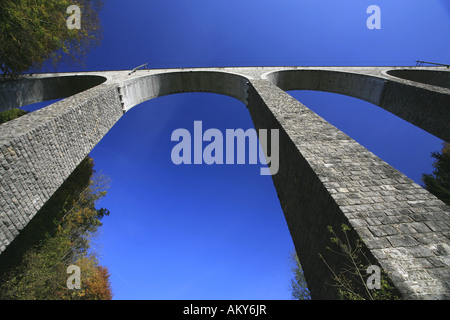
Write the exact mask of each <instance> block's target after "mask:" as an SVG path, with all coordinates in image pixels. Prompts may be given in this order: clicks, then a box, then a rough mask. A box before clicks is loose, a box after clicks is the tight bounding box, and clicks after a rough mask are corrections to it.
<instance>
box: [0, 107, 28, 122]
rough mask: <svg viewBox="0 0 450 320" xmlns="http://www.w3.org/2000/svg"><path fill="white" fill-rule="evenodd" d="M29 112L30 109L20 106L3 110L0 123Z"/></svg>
mask: <svg viewBox="0 0 450 320" xmlns="http://www.w3.org/2000/svg"><path fill="white" fill-rule="evenodd" d="M27 113H28V111H25V110H22V109H19V108H14V109H10V110H7V111H3V112H1V113H0V124H2V123H5V122H8V121H11V120H14V119H16V118H19V117H21V116H23V115H26V114H27Z"/></svg>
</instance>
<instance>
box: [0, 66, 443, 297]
mask: <svg viewBox="0 0 450 320" xmlns="http://www.w3.org/2000/svg"><path fill="white" fill-rule="evenodd" d="M285 90H320V91H328V92H334V93H339V94H344V95H348V96H352V97H356V98H359V99H362V100H366V101H368V102H371V103H373V104H375V105H377V106H379V107H381V108H383V109H385V110H387V111H389V112H391V113H393V114H395V115H397V116H399V117H401V118H402V119H404V120H406V121H408V122H410V123H412V124H414V125H416V126H417V127H420V128H422V129H423V130H426V131H427V132H429V133H431V134H433V135H435V136H437V137H439V138H441V139H443V140H445V141H450V70H448V69H447V68H445V67H238V68H193V69H188V68H183V69H152V70H137V71H136V70H133V72H130V70H127V71H101V72H100V71H99V72H83V73H56V74H55V73H52V74H36V75H29V76H26V77H24V78H23V79H21V80H16V81H1V82H0V107H1V108H2V109H1V111H3V110H6V109H10V108H14V107H19V106H22V105H26V104H30V103H34V102H39V101H44V100H52V99H57V98H65V99H63V100H60V101H58V102H56V103H54V104H51V105H49V106H47V107H45V108H43V109H40V110H38V111H35V112H32V113H29V114H27V115H25V116H23V117H20V118H18V119H15V120H13V121H10V122H7V123H5V124H3V125H0V252H2V251H3V250H4V249H5V248H6V247H7V246H8V244H9V243H10V242H11V241H13V240H14V238H15V237H16V236H17V235H18V234H19V232H20V231H21V230H22V229H23V228H24V226H25V225H26V224H27V223H28V222H29V221H30V219H32V218H33V216H34V215H35V213H36V212H37V211H38V210H39V209H40V208H41V206H42V205H43V204H44V203H45V202H46V201H47V200H48V199H49V198H50V197H51V195H52V194H53V193H54V192H55V191H56V190H57V189H58V187H59V186H60V185H61V184H62V183H63V182H64V180H65V179H66V178H67V177H68V176H69V175H70V173H71V172H72V171H73V170H74V168H75V167H76V166H77V165H78V164H79V163H80V161H81V160H82V159H83V158H84V157H85V156H86V155H87V154H88V153H89V152H90V151H91V150H92V149H93V148H94V146H95V145H96V144H97V143H98V142H99V141H100V140H101V139H102V137H103V136H104V135H105V134H106V133H107V132H108V130H109V129H111V127H112V126H113V125H114V124H115V123H116V121H118V120H119V119H120V118H121V116H122V115H123V114H124V113H125V112H126V111H127V110H129V109H130V108H132V107H133V106H136V105H137V104H139V103H141V102H144V101H146V100H149V99H152V98H156V97H159V96H163V95H168V94H173V93H181V92H213V93H218V94H224V95H228V96H231V97H234V98H236V99H238V100H240V101H242V102H243V103H244V104H245V105H246V106H247V108H248V110H249V112H250V115H251V117H252V120H253V123H254V126H255V129H257V130H259V129H279V132H280V141H279V147H280V155H279V156H280V167H279V171H278V173H277V174H276V175H274V176H272V178H273V182H274V185H275V188H276V190H277V194H278V197H279V200H280V203H281V207H282V209H283V211H284V214H285V218H286V221H287V224H288V227H289V230H290V233H291V236H292V239H293V242H294V244H295V247H296V251H297V253H298V256H299V258H300V261H301V263H302V267H303V269H304V273H305V277H306V280H307V282H308V286H309V289H310V291H311V295H312V297H313V298H318V299H333V298H335V297H336V296H335V291H334V289H333V287H331V286H329V285H326V284H325V283H326V282H331V280H330V272H329V270H328V269H327V267H326V265H325V264H324V263H323V261H322V260H320V259H319V253H322V254H323V255H324V257H325V259H326V260H327V261H328V262H329V264H330V265H333V266H337V267H338V266H339V265H340V264H342V261H341V260H342V259H340V258H336V257H335V256H332V255H331V253H328V251H327V250H325V247H326V246H327V245H329V237H330V234H329V233H328V231H327V226H328V225H331V226H333V227H334V228H335V229H339V228H340V225H341V224H342V223H346V224H348V225H349V226H350V227H351V228H352V229H353V231H352V234H351V236H352V237H355V238H356V237H359V238H361V239H362V241H363V243H364V245H365V246H366V248H367V250H368V251H369V253H368V255H369V257H370V259H372V261H373V262H374V263H376V264H378V265H379V266H381V267H382V268H383V269H384V270H385V271H386V272H387V274H388V275H389V277H390V280H391V281H392V283H393V284H394V285H395V287H396V288H397V289H398V291H399V292H400V293H401V295H402V296H403V297H404V298H406V299H449V298H450V209H449V207H448V206H446V205H445V204H444V203H443V202H441V201H440V200H438V199H437V198H436V197H434V196H433V195H431V194H430V193H429V192H427V191H426V190H424V189H423V188H422V187H421V186H419V185H417V184H416V183H414V182H413V181H412V180H410V179H409V178H407V177H406V176H405V175H403V174H402V173H400V172H398V171H397V170H395V169H394V168H392V167H391V166H389V165H388V164H387V163H385V162H384V161H382V160H381V159H379V158H378V157H376V156H375V155H374V154H372V153H371V152H369V151H368V150H366V149H365V148H364V147H362V146H361V145H359V144H358V143H357V142H355V141H354V140H352V139H351V138H350V137H348V136H347V135H346V134H344V133H343V132H341V131H340V130H338V129H337V128H335V127H334V126H332V125H331V124H329V123H328V122H327V121H325V120H324V119H322V118H321V117H319V116H318V115H316V114H315V113H314V112H312V111H311V110H309V109H308V108H307V107H305V106H304V105H303V104H301V103H300V102H299V101H297V100H296V99H294V98H292V97H291V96H290V95H289V94H287V93H286V92H285ZM355 121H357V119H355Z"/></svg>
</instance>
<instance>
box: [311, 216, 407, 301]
mask: <svg viewBox="0 0 450 320" xmlns="http://www.w3.org/2000/svg"><path fill="white" fill-rule="evenodd" d="M328 231H329V232H330V233H331V235H332V236H331V238H330V240H331V243H332V246H329V247H327V248H326V249H327V250H330V251H331V252H333V253H334V254H336V255H338V256H340V259H341V260H342V261H343V266H342V267H341V268H335V266H331V265H330V264H329V263H328V262H327V261H326V260H325V259H324V257H323V255H322V254H319V257H320V258H321V259H322V261H323V262H324V263H325V264H326V266H327V267H328V269H329V270H330V272H331V273H332V276H333V280H334V282H335V283H334V284H332V285H333V286H334V287H336V289H337V292H338V298H339V299H340V300H399V299H401V296H400V294H399V292H398V291H397V289H396V288H395V287H394V286H393V285H392V283H390V281H389V278H388V277H387V275H386V273H385V271H384V270H383V269H381V268H380V270H381V274H380V288H379V289H370V288H369V286H368V284H367V280H368V274H367V273H366V272H367V268H368V267H369V266H370V265H372V263H371V261H370V260H369V259H368V257H367V256H366V253H365V251H364V246H363V242H362V240H361V239H360V238H358V239H357V240H356V241H352V240H351V237H350V235H349V233H350V231H351V228H350V227H349V226H347V225H346V224H342V225H341V233H340V234H339V235H338V234H337V233H336V232H335V231H334V230H333V228H332V227H331V226H328Z"/></svg>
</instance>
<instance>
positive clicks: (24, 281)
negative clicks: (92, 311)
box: [0, 175, 112, 300]
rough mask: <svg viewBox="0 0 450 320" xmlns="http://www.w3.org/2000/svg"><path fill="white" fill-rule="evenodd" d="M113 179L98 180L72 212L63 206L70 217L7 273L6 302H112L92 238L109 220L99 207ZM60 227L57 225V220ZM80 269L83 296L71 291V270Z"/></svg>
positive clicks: (1, 290) (0, 287)
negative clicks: (99, 202)
mask: <svg viewBox="0 0 450 320" xmlns="http://www.w3.org/2000/svg"><path fill="white" fill-rule="evenodd" d="M106 181H108V179H105V178H104V177H103V176H101V175H100V176H94V178H91V179H90V181H89V184H88V186H87V187H86V188H85V189H84V190H82V191H81V192H80V193H79V195H78V198H77V199H73V198H71V199H70V201H71V202H72V204H71V206H69V207H70V208H69V209H68V210H66V209H67V208H68V207H67V206H66V205H65V204H63V205H62V208H63V209H62V211H63V212H65V214H64V215H63V216H62V218H60V219H59V221H58V223H57V225H56V230H55V231H54V232H53V233H50V234H47V235H46V237H45V239H44V240H42V241H40V242H39V244H38V245H35V246H33V247H31V248H29V249H28V250H27V251H26V252H25V253H24V254H23V256H22V260H21V263H20V264H18V265H17V266H15V267H14V268H10V269H9V270H8V272H7V273H4V275H3V277H2V282H1V284H0V298H1V299H14V300H19V299H26V300H49V299H50V300H53V299H63V300H72V299H100V298H109V299H110V297H111V296H112V294H111V289H110V283H109V275H108V273H107V270H106V268H104V267H100V266H99V265H98V261H97V257H96V252H94V251H92V250H90V249H91V247H90V243H91V240H92V237H93V236H94V235H95V233H96V231H97V230H98V228H99V227H100V226H101V225H102V223H101V221H100V220H101V219H102V218H103V217H104V216H106V215H108V214H109V211H108V210H106V209H104V208H102V209H96V208H95V203H96V202H97V201H98V200H100V199H101V198H102V197H104V196H105V195H106V188H107V183H106ZM53 221H56V220H53ZM69 265H78V266H79V267H80V268H81V272H82V276H83V280H82V283H83V287H82V290H80V291H78V290H70V289H68V288H67V286H66V280H67V277H68V275H67V273H66V270H67V267H68V266H69Z"/></svg>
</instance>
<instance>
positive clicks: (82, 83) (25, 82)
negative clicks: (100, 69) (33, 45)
mask: <svg viewBox="0 0 450 320" xmlns="http://www.w3.org/2000/svg"><path fill="white" fill-rule="evenodd" d="M106 80H107V79H106V78H105V77H102V76H99V75H66V76H65V75H61V76H57V77H55V76H45V75H43V76H39V77H33V76H29V77H26V78H24V79H18V80H9V81H7V80H3V81H0V112H2V111H6V110H9V109H12V108H18V107H21V106H24V105H28V104H32V103H37V102H42V101H47V100H54V99H61V98H66V97H69V96H72V95H74V94H77V93H80V92H83V91H85V90H87V89H90V88H92V87H95V86H97V85H99V84H102V83H103V82H105V81H106Z"/></svg>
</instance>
